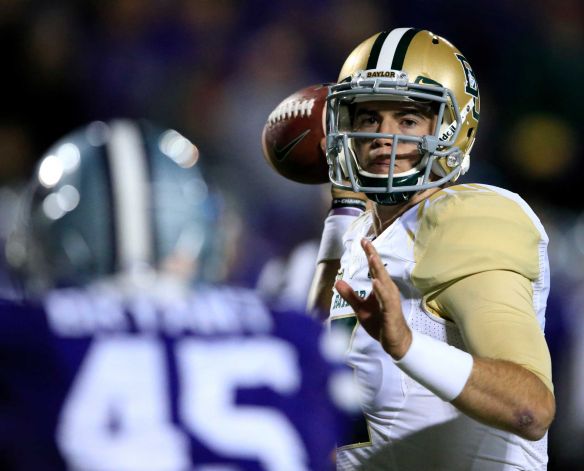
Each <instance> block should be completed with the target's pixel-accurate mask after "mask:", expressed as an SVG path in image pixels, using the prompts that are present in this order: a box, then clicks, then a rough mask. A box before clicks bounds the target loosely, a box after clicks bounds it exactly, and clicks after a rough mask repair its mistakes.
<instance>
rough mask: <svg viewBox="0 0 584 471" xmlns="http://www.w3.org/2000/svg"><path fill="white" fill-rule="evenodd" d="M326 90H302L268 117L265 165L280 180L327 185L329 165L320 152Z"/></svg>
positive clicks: (312, 87) (314, 87) (323, 86)
mask: <svg viewBox="0 0 584 471" xmlns="http://www.w3.org/2000/svg"><path fill="white" fill-rule="evenodd" d="M327 93H328V87H327V85H326V84H317V85H310V86H308V87H304V88H302V89H300V90H298V91H297V92H295V93H293V94H292V95H290V96H289V97H288V98H286V99H284V101H282V102H281V103H280V104H279V105H278V106H277V107H276V108H275V109H274V111H272V113H270V116H269V117H268V120H267V122H266V124H265V126H264V130H263V132H262V149H263V152H264V157H265V158H266V160H267V161H268V163H269V164H270V165H271V166H272V167H273V168H274V169H275V170H276V172H278V173H279V174H280V175H282V176H283V177H286V178H287V179H289V180H293V181H295V182H300V183H308V184H317V183H326V182H328V181H329V178H328V171H329V170H328V165H327V162H326V157H325V155H324V153H323V151H322V149H321V144H320V142H321V140H322V138H323V137H324V135H325V120H326V116H325V110H326V106H325V103H326V96H327Z"/></svg>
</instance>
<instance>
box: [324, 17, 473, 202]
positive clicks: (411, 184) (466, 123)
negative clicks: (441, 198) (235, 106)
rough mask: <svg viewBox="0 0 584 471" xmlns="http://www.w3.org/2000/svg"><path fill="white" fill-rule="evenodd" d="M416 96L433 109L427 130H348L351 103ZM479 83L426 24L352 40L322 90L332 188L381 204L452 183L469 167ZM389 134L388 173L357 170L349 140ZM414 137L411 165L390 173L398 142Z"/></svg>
mask: <svg viewBox="0 0 584 471" xmlns="http://www.w3.org/2000/svg"><path fill="white" fill-rule="evenodd" d="M379 100H394V101H395V100H398V101H414V102H422V103H425V104H429V105H431V106H432V108H433V109H434V110H436V111H437V120H436V127H435V129H434V133H433V134H431V135H430V134H429V135H425V136H409V135H403V134H381V133H370V132H367V133H365V132H355V131H354V129H353V128H352V124H351V123H352V110H353V109H354V104H355V103H357V102H363V101H379ZM479 111H480V101H479V89H478V85H477V81H476V78H475V76H474V73H473V71H472V69H471V67H470V65H469V63H468V61H467V60H466V58H465V57H464V56H463V55H462V54H461V53H460V51H459V50H458V49H456V48H455V47H454V46H453V45H452V44H451V43H450V42H448V41H447V40H446V39H444V38H442V37H440V36H437V35H435V34H434V33H431V32H430V31H426V30H419V29H415V28H398V29H394V30H392V31H386V32H381V33H377V34H375V35H373V36H371V37H370V38H369V39H367V40H366V41H364V42H362V43H361V44H359V45H358V46H357V47H356V48H355V49H354V50H353V52H352V53H351V54H350V55H349V57H348V58H347V60H346V61H345V63H344V65H343V68H342V70H341V73H340V75H339V80H338V83H337V84H335V85H332V86H331V87H330V89H329V94H328V96H327V131H328V132H327V145H326V147H327V161H328V163H329V176H330V179H331V181H332V182H333V184H334V185H335V186H337V187H339V188H343V189H349V190H352V191H356V192H360V191H362V192H365V193H366V194H367V195H368V196H369V198H370V199H372V200H373V201H376V202H378V203H380V204H397V203H400V202H404V201H407V200H408V199H409V198H410V196H411V195H412V194H414V193H415V192H417V191H419V190H424V189H427V188H432V187H437V186H441V185H443V184H445V183H447V182H450V181H455V180H456V179H457V178H458V177H459V176H460V175H462V174H464V173H465V172H466V171H467V170H468V168H469V163H470V162H469V160H470V151H471V149H472V146H473V143H474V140H475V137H476V132H477V127H478V123H479ZM376 138H385V139H392V143H393V144H394V145H392V146H391V147H392V153H391V160H390V165H389V172H388V174H387V175H379V174H373V173H370V172H366V171H365V170H363V169H362V168H361V166H360V164H359V161H358V159H357V157H356V155H355V152H354V146H353V144H354V141H355V139H376ZM400 141H401V142H415V143H417V146H418V151H419V153H420V160H419V161H418V163H417V165H416V166H415V168H413V169H411V170H409V171H407V172H402V173H394V169H395V159H396V149H397V147H398V146H397V144H398V143H399V142H400Z"/></svg>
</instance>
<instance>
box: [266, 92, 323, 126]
mask: <svg viewBox="0 0 584 471" xmlns="http://www.w3.org/2000/svg"><path fill="white" fill-rule="evenodd" d="M314 101H315V100H314V98H311V99H310V100H287V101H284V102H282V103H280V104H279V105H278V107H277V108H276V109H275V110H274V111H272V112H271V113H270V116H268V123H269V124H275V123H277V122H279V121H283V120H285V119H288V118H296V117H301V118H303V117H309V116H310V115H311V114H312V108H313V107H314Z"/></svg>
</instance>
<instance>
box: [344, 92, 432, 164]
mask: <svg viewBox="0 0 584 471" xmlns="http://www.w3.org/2000/svg"><path fill="white" fill-rule="evenodd" d="M435 120H436V116H435V114H434V113H433V112H432V111H430V109H429V108H426V107H424V106H420V105H416V104H415V103H408V102H394V101H369V102H363V103H357V105H356V108H355V114H354V118H353V130H354V131H358V132H375V133H383V134H405V135H408V136H423V135H426V134H433V133H434V123H435ZM392 145H393V139H387V138H376V139H356V140H355V152H356V153H357V158H358V159H359V163H360V164H361V166H362V168H363V170H365V171H367V172H371V173H377V174H384V175H387V174H388V172H389V164H390V158H391V149H392ZM419 160H420V153H419V152H418V144H417V143H415V142H399V143H398V148H397V155H396V161H395V169H394V173H395V174H398V173H402V172H406V171H408V170H410V169H412V168H413V167H415V165H416V164H417V163H418V161H419Z"/></svg>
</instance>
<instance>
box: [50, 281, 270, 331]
mask: <svg viewBox="0 0 584 471" xmlns="http://www.w3.org/2000/svg"><path fill="white" fill-rule="evenodd" d="M45 309H46V312H47V320H48V324H49V327H50V329H51V330H52V331H53V332H54V333H55V334H56V335H59V336H62V337H85V336H90V335H94V334H96V333H99V332H135V333H145V334H160V335H168V336H178V335H183V334H192V333H198V334H207V335H213V334H223V335H225V334H245V333H262V332H269V331H270V330H271V329H272V323H273V320H272V317H271V316H270V314H269V312H268V311H267V309H266V307H265V306H264V305H263V304H261V303H260V302H259V301H258V299H257V298H256V297H255V296H253V295H252V294H251V293H250V292H249V291H246V290H239V289H235V288H217V289H213V290H208V289H207V290H205V291H200V292H194V293H191V294H189V295H187V296H181V297H177V298H173V299H168V298H156V297H150V298H148V297H143V296H142V297H121V296H119V295H117V296H116V295H114V294H112V293H107V294H104V293H101V292H99V291H87V290H85V291H81V290H76V289H63V290H58V291H54V292H53V293H51V294H50V296H48V297H47V299H46V301H45Z"/></svg>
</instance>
